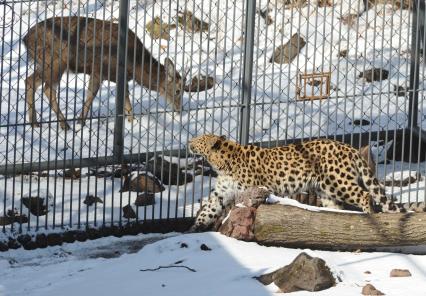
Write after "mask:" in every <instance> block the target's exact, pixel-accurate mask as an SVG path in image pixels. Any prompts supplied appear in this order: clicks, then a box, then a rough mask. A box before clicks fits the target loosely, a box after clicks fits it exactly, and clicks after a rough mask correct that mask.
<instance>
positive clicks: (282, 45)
mask: <svg viewBox="0 0 426 296" xmlns="http://www.w3.org/2000/svg"><path fill="white" fill-rule="evenodd" d="M0 10H1V11H2V13H0V14H1V15H2V17H1V18H0V22H1V23H0V31H1V35H2V37H3V38H2V41H1V43H0V44H1V47H0V50H1V55H2V59H1V64H0V75H1V77H2V81H1V88H0V97H1V105H0V134H1V135H0V173H1V174H2V176H1V178H0V222H1V223H0V227H1V228H2V232H3V233H6V234H7V233H22V232H31V231H34V230H39V229H44V231H63V229H78V228H86V227H100V226H113V225H119V226H122V225H125V224H126V223H129V222H133V221H136V222H139V223H142V224H143V223H147V222H148V221H152V220H158V219H160V220H165V221H176V220H177V219H181V218H187V217H193V216H194V215H195V213H196V211H197V209H198V207H199V202H200V200H201V199H202V198H203V197H206V196H208V194H209V192H210V189H211V188H212V186H214V183H215V175H214V172H212V171H211V170H210V168H209V167H208V164H206V163H204V162H202V161H200V160H198V159H194V158H192V157H191V156H190V155H188V152H187V150H186V146H187V142H188V140H189V139H191V138H192V137H193V136H196V135H199V134H203V133H215V134H223V135H227V136H228V137H230V138H232V139H235V140H238V141H240V142H242V143H256V144H258V145H261V146H263V147H272V146H276V145H283V144H287V143H291V142H294V141H299V140H303V139H312V138H318V137H330V138H335V139H337V140H341V141H345V142H347V143H350V144H352V145H353V146H355V147H357V148H360V147H362V146H365V145H369V148H370V150H371V155H372V158H373V159H374V160H375V163H376V171H377V175H378V177H379V179H380V180H381V181H382V182H383V183H384V184H386V190H387V192H388V193H389V194H390V195H393V196H395V197H396V198H398V199H399V200H400V201H401V202H407V203H412V202H415V203H416V204H418V203H420V202H424V201H425V200H424V196H425V192H426V189H425V181H424V173H425V172H426V163H425V162H424V161H425V155H426V154H425V150H424V144H423V142H424V139H425V137H424V135H423V131H422V128H424V125H425V123H426V115H425V114H424V110H425V109H424V106H423V101H424V88H425V84H424V78H425V75H424V68H425V67H424V62H423V61H424V55H425V52H424V50H423V49H424V40H425V39H424V35H425V31H424V18H425V12H424V11H425V10H424V1H422V0H414V1H411V0H410V1H408V0H388V1H385V0H382V1H381V0H376V1H367V0H366V1H361V0H339V1H337V0H318V1H316V0H294V1H293V0H275V1H266V0H262V1H255V0H247V1H245V0H222V1H219V0H217V1H202V0H191V1H149V0H146V1H141V0H121V1H112V0H89V1H82V0H78V1H77V0H57V1H56V0H51V1H50V0H49V1H48V0H45V1H44V0H43V1H6V2H0ZM413 12H414V13H413ZM70 16H72V17H74V18H73V19H72V20H71V19H70V18H69V17H70ZM52 17H57V18H56V22H55V21H49V22H48V21H46V20H47V19H50V18H52ZM95 19H97V20H99V21H100V23H96V21H95ZM102 20H104V21H106V22H103V21H102ZM36 24H39V25H38V26H36ZM35 26H36V27H37V29H35V32H36V33H33V36H38V37H37V38H36V37H35V39H34V40H36V42H35V43H38V44H35V43H34V42H29V43H27V44H24V42H23V40H24V36H26V35H27V34H28V32H30V31H31V28H34V27H35ZM33 32H34V31H33ZM76 32H78V33H76ZM132 34H135V35H134V36H137V38H134V39H132V36H133V35H132ZM138 40H139V41H140V42H141V44H143V46H142V47H140V46H139V45H138V44H139V43H138V42H139V41H138ZM55 42H56V43H58V44H61V46H62V47H61V46H60V47H57V46H56V45H54V44H56V43H55ZM55 46H56V47H55ZM138 46H139V47H138ZM30 47H31V48H38V49H35V50H34V49H33V50H34V52H36V53H40V54H39V56H37V57H36V58H35V61H34V57H31V54H30V53H29V51H30V50H29V48H30ZM67 50H68V51H67ZM71 53H72V54H73V55H71ZM75 55H77V58H75ZM71 56H73V57H74V58H73V59H71V58H68V60H67V58H66V57H71ZM150 57H152V58H150ZM37 59H38V60H37ZM49 60H50V64H49V65H52V66H51V67H50V66H49V67H46V66H45V65H46V64H47V63H49ZM168 60H170V61H171V63H169V62H168ZM54 61H61V62H62V63H63V64H61V65H66V67H64V66H63V67H62V69H60V70H57V69H56V68H55V67H54V66H55V65H56V64H55V62H54ZM157 61H158V62H159V63H157ZM58 63H59V62H58ZM43 65H44V66H43ZM37 67H38V68H37ZM59 68H61V67H59ZM40 69H44V70H43V71H41V70H40ZM55 69H56V70H57V72H55V71H56V70H55ZM37 71H39V72H40V77H41V78H40V83H39V87H37V88H36V87H35V86H37V85H36V84H37V83H36V79H35V78H34V75H33V73H34V72H37ZM105 71H106V72H105ZM170 71H171V72H174V74H170V73H171V72H170ZM57 73H63V74H61V75H59V76H60V77H59V78H58V77H56V76H58V74H57ZM105 73H107V74H105ZM55 75H56V76H55ZM55 77H56V78H55ZM93 77H98V78H99V79H100V80H101V83H100V87H99V90H98V91H97V92H96V91H93V90H94V89H95V87H94V86H93V85H91V83H92V84H94V82H93V79H91V78H93ZM28 78H31V79H33V80H32V86H30V85H31V84H29V83H26V81H29V80H31V79H28ZM55 79H56V80H55ZM46 81H47V82H48V83H46ZM49 81H50V82H52V81H57V83H53V82H52V83H50V84H49ZM128 82H129V83H128ZM53 84H54V85H53ZM29 88H30V90H31V92H28V89H29ZM179 91H181V93H179ZM29 94H33V96H34V102H33V103H31V102H30V101H29V100H28V96H29ZM126 94H129V100H130V105H131V107H132V113H131V114H130V113H129V112H128V111H129V110H128V109H129V108H128V107H129V106H128V105H127V103H126ZM167 94H168V95H167ZM180 94H181V95H180ZM52 96H53V97H55V96H56V98H57V101H58V108H57V109H58V110H59V111H61V112H62V113H63V114H64V118H65V119H66V123H67V125H68V126H69V128H68V129H66V130H64V129H63V128H62V127H61V126H62V125H63V124H64V123H65V122H64V120H61V118H60V116H59V115H58V114H59V113H58V110H56V111H55V108H52V106H54V103H53V104H52V99H51V98H52ZM91 96H94V99H93V102H92V103H91V104H90V102H89V103H87V102H88V101H90V100H89V99H88V98H90V97H91ZM166 97H169V99H166ZM172 97H174V98H175V99H174V100H175V101H173V99H170V98H172ZM177 97H179V98H180V99H181V104H177V105H176V104H175V103H176V100H177V99H176V98H177ZM49 98H50V99H49ZM85 105H88V106H89V107H90V109H89V110H88V115H87V119H86V121H85V125H83V124H81V123H80V121H79V120H80V119H81V116H80V114H81V113H82V111H83V110H84V106H85ZM31 106H32V107H33V109H34V110H35V114H36V116H35V118H36V120H37V121H38V123H39V125H37V126H36V125H32V124H31V121H30V115H31V114H29V107H31ZM131 116H133V122H129V121H128V120H129V119H130V118H131ZM406 180H408V181H409V182H408V183H407V182H406V183H407V184H405V183H404V182H405V181H406ZM410 180H411V181H410ZM171 223H174V222H171Z"/></svg>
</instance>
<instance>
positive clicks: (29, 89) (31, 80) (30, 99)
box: [25, 69, 43, 127]
mask: <svg viewBox="0 0 426 296" xmlns="http://www.w3.org/2000/svg"><path fill="white" fill-rule="evenodd" d="M42 83H43V79H42V74H41V72H40V71H39V70H38V69H36V70H35V72H34V73H33V74H31V75H30V76H28V77H27V79H26V80H25V95H26V99H27V104H28V118H29V122H30V123H31V125H32V126H33V127H37V126H40V125H39V124H38V123H37V116H36V113H35V111H34V94H35V92H36V90H37V88H39V87H40V86H41V84H42Z"/></svg>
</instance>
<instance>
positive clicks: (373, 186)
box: [356, 156, 405, 212]
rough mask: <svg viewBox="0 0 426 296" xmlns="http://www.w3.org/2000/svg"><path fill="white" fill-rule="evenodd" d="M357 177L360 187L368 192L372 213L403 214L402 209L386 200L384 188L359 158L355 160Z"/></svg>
mask: <svg viewBox="0 0 426 296" xmlns="http://www.w3.org/2000/svg"><path fill="white" fill-rule="evenodd" d="M356 163H357V166H356V167H357V171H358V177H359V179H360V181H361V185H362V186H363V187H364V188H365V189H366V190H367V191H368V192H369V194H370V196H371V199H372V200H371V201H372V202H373V203H374V204H373V205H372V206H373V209H374V212H405V209H404V208H403V207H399V206H398V205H397V204H395V203H394V202H393V201H392V198H388V197H387V196H386V194H385V188H384V187H383V186H382V185H381V184H380V182H379V180H377V178H376V177H375V176H374V174H373V173H372V172H371V170H370V168H369V166H368V164H367V162H366V161H365V160H364V159H363V158H361V156H360V157H359V159H358V160H357V162H356Z"/></svg>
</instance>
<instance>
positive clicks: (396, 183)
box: [383, 172, 422, 187]
mask: <svg viewBox="0 0 426 296" xmlns="http://www.w3.org/2000/svg"><path fill="white" fill-rule="evenodd" d="M421 179H422V175H421V174H420V173H419V172H416V175H415V176H412V175H411V176H409V177H406V178H404V179H402V180H396V179H393V180H385V181H384V182H383V184H384V185H385V186H398V187H406V186H408V185H409V184H412V183H416V182H418V181H420V180H421Z"/></svg>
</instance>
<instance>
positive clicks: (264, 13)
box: [256, 8, 274, 26]
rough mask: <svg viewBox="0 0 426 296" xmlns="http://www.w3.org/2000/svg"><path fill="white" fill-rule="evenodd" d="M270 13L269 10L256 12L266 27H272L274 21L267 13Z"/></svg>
mask: <svg viewBox="0 0 426 296" xmlns="http://www.w3.org/2000/svg"><path fill="white" fill-rule="evenodd" d="M271 11H272V9H270V8H264V9H257V10H256V12H257V13H258V14H259V15H260V17H261V18H263V20H264V21H265V23H266V25H267V26H269V25H272V24H273V23H274V20H273V19H272V17H271V16H270V15H269V13H270V12H271Z"/></svg>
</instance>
